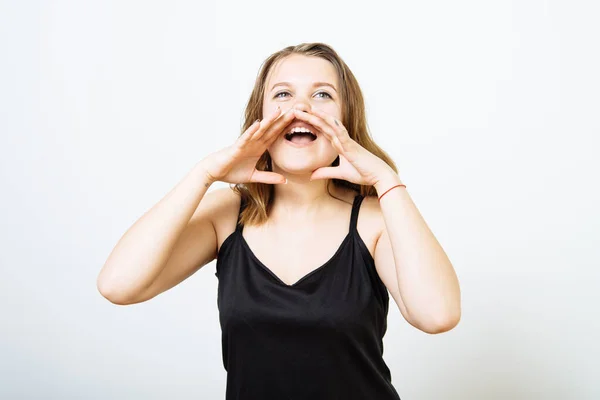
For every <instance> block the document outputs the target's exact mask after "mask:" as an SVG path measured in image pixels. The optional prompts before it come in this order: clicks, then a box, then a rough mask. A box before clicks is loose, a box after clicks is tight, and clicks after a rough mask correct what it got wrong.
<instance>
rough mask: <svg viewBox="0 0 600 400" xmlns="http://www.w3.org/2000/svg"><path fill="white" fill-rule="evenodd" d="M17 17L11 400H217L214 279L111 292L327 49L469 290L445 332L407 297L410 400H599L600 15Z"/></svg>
mask: <svg viewBox="0 0 600 400" xmlns="http://www.w3.org/2000/svg"><path fill="white" fill-rule="evenodd" d="M0 4H1V5H0V57H1V62H0V132H1V137H0V157H1V158H0V167H1V175H0V190H1V196H0V210H1V211H0V212H1V227H0V235H1V237H0V239H1V241H0V246H1V250H0V265H1V276H0V296H1V297H0V300H1V301H0V315H1V317H2V318H1V321H2V325H1V330H0V381H1V382H0V398H3V399H4V398H6V399H42V398H43V399H222V398H224V393H225V379H226V375H225V370H224V368H223V364H222V358H221V342H220V340H221V337H220V334H221V332H220V326H219V323H218V313H217V312H218V310H217V305H216V289H217V278H216V277H215V275H214V272H215V263H214V262H213V263H210V264H208V265H207V266H205V267H204V268H202V269H201V270H200V271H198V272H197V273H196V274H195V275H193V276H192V277H190V278H189V279H188V280H186V281H184V282H183V283H181V284H180V285H178V286H176V287H175V288H174V289H172V290H170V291H168V292H165V293H163V294H161V295H159V296H157V297H156V298H154V299H152V300H151V301H148V302H145V303H141V304H136V305H131V306H117V305H114V304H112V303H110V302H108V301H107V300H106V299H104V298H103V297H102V296H101V295H100V294H99V293H98V291H97V289H96V277H97V275H98V273H99V271H100V269H101V267H102V265H103V263H104V261H105V260H106V258H107V257H108V255H109V253H110V251H111V250H112V248H113V247H114V245H115V244H116V242H117V241H118V239H119V238H120V237H121V235H122V234H123V233H124V232H125V231H126V229H127V228H128V227H129V226H131V225H132V224H133V223H134V222H135V221H136V220H137V219H138V218H139V217H140V216H141V215H142V214H143V213H144V212H145V211H146V210H148V209H149V208H150V207H152V205H154V204H155V203H156V202H157V201H158V200H160V199H161V198H162V197H163V196H164V195H165V194H166V193H167V192H168V191H169V190H170V189H171V188H172V187H173V186H174V185H175V184H176V183H178V182H179V181H180V179H181V178H183V176H184V175H185V174H186V173H187V172H188V171H189V169H190V168H191V167H192V166H193V165H194V164H195V163H196V162H197V161H199V160H200V159H201V158H203V157H204V156H206V155H207V154H208V153H209V152H212V151H215V150H218V149H219V148H222V147H224V146H226V145H228V144H230V143H232V142H233V141H234V140H235V138H236V137H237V135H238V133H239V129H240V126H241V123H242V113H243V108H244V105H245V103H246V101H247V100H248V96H249V94H250V91H251V89H252V86H253V84H254V79H255V77H256V74H257V72H258V68H259V66H260V64H261V63H262V62H263V60H264V59H265V58H266V57H267V56H268V55H269V54H271V53H273V52H275V51H277V50H279V49H281V48H283V47H285V46H288V45H293V44H299V43H302V42H312V41H321V42H325V43H327V44H330V45H331V46H333V47H334V49H336V50H337V51H338V52H339V53H340V55H341V56H342V58H343V59H344V60H345V61H346V62H347V63H348V65H349V66H350V68H351V69H352V70H353V72H354V73H355V75H356V76H357V78H358V80H359V82H360V84H361V86H362V89H363V91H364V95H365V98H366V102H367V112H368V122H369V126H370V128H371V130H372V134H373V136H374V137H375V140H376V141H377V142H378V143H379V144H380V145H381V146H382V147H383V148H384V149H385V150H386V151H388V152H389V153H390V154H391V155H392V157H393V158H394V160H395V161H396V162H397V164H398V166H399V168H400V172H399V174H400V177H401V179H402V180H403V182H404V183H406V184H407V185H408V190H409V192H410V194H411V196H412V198H413V200H414V201H415V203H416V204H417V206H418V207H419V210H420V211H421V213H422V214H423V216H424V217H425V219H426V221H427V223H428V224H429V226H430V227H431V229H432V230H433V232H434V233H435V235H436V237H437V238H438V240H439V241H440V242H441V243H442V246H443V247H444V249H445V250H446V252H447V253H448V255H449V257H450V259H451V261H452V262H453V265H454V267H455V269H456V271H457V274H458V276H459V279H460V283H461V289H462V305H463V308H462V320H461V322H460V324H459V325H458V326H457V327H456V328H455V329H453V330H452V331H449V332H447V333H443V334H440V335H428V334H425V333H423V332H421V331H418V330H417V329H415V328H413V327H412V326H410V325H409V324H408V323H406V322H405V321H404V320H403V319H402V317H401V315H400V312H399V311H398V308H397V307H396V306H395V303H393V300H392V299H390V313H389V319H388V321H389V322H388V323H389V327H388V332H387V334H386V336H385V339H384V344H385V352H384V359H385V360H386V362H387V363H388V365H389V367H390V369H391V371H392V382H393V384H394V386H395V387H396V388H397V390H398V392H399V394H400V396H401V398H402V399H403V400H415V399H419V400H425V399H456V400H459V399H461V400H464V399H486V400H487V399H513V400H515V399H528V400H529V399H545V400H546V399H590V400H591V399H598V398H600V383H598V376H599V372H600V362H599V357H600V351H599V345H598V338H599V337H600V320H599V318H598V315H599V313H598V310H597V309H598V305H599V304H600V301H599V300H600V295H599V294H598V292H599V288H600V274H599V272H598V268H599V267H600V254H599V250H598V247H599V242H600V240H598V239H599V237H600V234H599V231H600V213H599V211H598V205H599V204H600V196H599V194H598V183H599V182H598V178H597V175H598V171H600V165H599V164H600V163H599V161H598V158H597V154H598V150H600V146H599V142H600V140H599V139H598V135H599V134H600V122H599V118H598V116H599V111H600V95H599V93H600V79H599V73H598V71H600V60H599V53H600V52H599V49H600V44H599V38H600V25H599V24H598V20H599V17H600V7H599V6H598V3H597V2H595V1H591V0H590V1H587V2H584V1H543V0H539V1H536V0H527V1H523V0H520V1H507V0H502V1H477V0H471V1H466V0H458V1H452V2H449V1H420V2H407V1H404V2H391V1H390V2H385V3H384V2H381V3H379V2H377V1H370V2H367V3H365V2H356V3H352V2H348V1H344V2H342V1H303V2H279V1H276V2H275V1H270V2H262V3H256V2H249V1H248V2H242V1H240V2H238V3H233V2H230V1H213V2H209V1H207V2H200V1H189V2H182V1H179V2H176V1H162V2H150V1H135V2H134V1H94V2H92V1H87V2H84V1H45V2H34V1H16V0H15V1H2V2H0ZM224 186H226V185H225V184H216V185H215V186H214V187H213V188H211V190H212V189H214V188H218V187H224Z"/></svg>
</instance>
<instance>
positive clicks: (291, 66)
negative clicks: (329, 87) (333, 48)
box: [266, 54, 338, 91]
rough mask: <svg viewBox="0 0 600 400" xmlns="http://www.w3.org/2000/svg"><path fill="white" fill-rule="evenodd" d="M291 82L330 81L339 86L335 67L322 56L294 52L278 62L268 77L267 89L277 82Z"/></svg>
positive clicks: (309, 83)
mask: <svg viewBox="0 0 600 400" xmlns="http://www.w3.org/2000/svg"><path fill="white" fill-rule="evenodd" d="M282 81H285V82H290V83H292V84H293V85H311V84H312V83H313V82H329V83H331V84H333V85H335V87H336V88H337V87H338V85H337V83H338V82H337V73H336V70H335V67H334V66H333V65H332V64H331V63H330V62H329V61H327V60H325V59H323V58H320V57H313V56H305V55H302V54H292V55H290V56H287V57H286V58H284V59H282V60H280V61H279V62H278V63H276V64H275V65H274V66H273V67H272V68H271V71H270V73H269V77H267V82H266V89H267V91H269V90H271V87H272V86H273V85H274V84H276V83H277V82H282Z"/></svg>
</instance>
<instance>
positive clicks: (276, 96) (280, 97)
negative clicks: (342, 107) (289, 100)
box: [274, 91, 333, 99]
mask: <svg viewBox="0 0 600 400" xmlns="http://www.w3.org/2000/svg"><path fill="white" fill-rule="evenodd" d="M280 94H289V92H286V91H283V92H279V93H277V94H276V95H275V96H274V98H276V99H282V98H283V97H282V96H280ZM317 94H324V95H327V97H328V98H330V99H333V97H332V96H331V95H330V94H329V93H327V92H318V93H317ZM321 98H324V97H321Z"/></svg>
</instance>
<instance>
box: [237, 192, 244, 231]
mask: <svg viewBox="0 0 600 400" xmlns="http://www.w3.org/2000/svg"><path fill="white" fill-rule="evenodd" d="M245 207H246V202H245V201H244V197H242V199H241V201H240V211H239V212H238V218H237V224H236V227H235V230H236V231H241V230H242V224H241V222H240V219H241V216H242V211H243V210H244V208H245Z"/></svg>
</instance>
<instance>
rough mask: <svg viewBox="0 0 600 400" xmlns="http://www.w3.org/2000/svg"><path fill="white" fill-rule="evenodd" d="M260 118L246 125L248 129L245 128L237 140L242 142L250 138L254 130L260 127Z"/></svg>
mask: <svg viewBox="0 0 600 400" xmlns="http://www.w3.org/2000/svg"><path fill="white" fill-rule="evenodd" d="M259 122H260V120H258V119H257V120H256V121H254V122H253V123H252V125H250V126H249V127H248V129H246V131H245V132H244V133H242V134H241V135H240V138H239V140H240V141H241V142H242V143H246V142H247V141H248V140H250V138H251V137H252V135H253V134H254V132H256V131H257V130H258V129H259V128H260V123H259Z"/></svg>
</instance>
